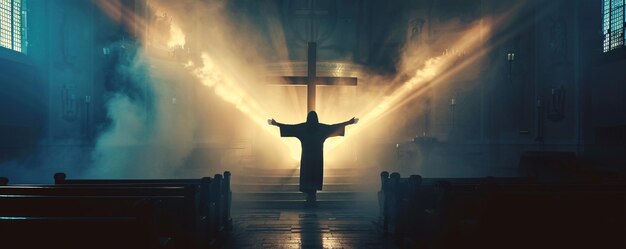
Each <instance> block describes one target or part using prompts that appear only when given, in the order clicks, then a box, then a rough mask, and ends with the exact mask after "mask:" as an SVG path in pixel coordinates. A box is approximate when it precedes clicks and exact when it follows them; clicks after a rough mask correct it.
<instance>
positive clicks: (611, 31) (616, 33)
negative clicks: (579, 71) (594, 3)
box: [602, 0, 626, 52]
mask: <svg viewBox="0 0 626 249" xmlns="http://www.w3.org/2000/svg"><path fill="white" fill-rule="evenodd" d="M624 8H626V0H604V4H603V9H602V10H603V17H602V30H603V32H604V49H603V51H604V52H609V51H611V50H614V49H616V48H620V47H623V46H624Z"/></svg>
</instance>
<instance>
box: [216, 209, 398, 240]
mask: <svg viewBox="0 0 626 249" xmlns="http://www.w3.org/2000/svg"><path fill="white" fill-rule="evenodd" d="M232 216H233V223H234V226H233V232H232V236H231V238H230V239H229V241H227V243H226V245H225V247H224V248H366V249H367V248H393V246H392V243H391V241H390V240H389V239H386V238H384V237H383V235H382V233H380V232H378V231H377V230H376V227H375V225H374V224H373V222H374V221H375V219H376V213H375V212H370V211H361V210H359V211H353V210H346V209H297V210H294V209H285V210H271V209H239V210H233V215H232Z"/></svg>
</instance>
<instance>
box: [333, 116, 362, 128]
mask: <svg viewBox="0 0 626 249" xmlns="http://www.w3.org/2000/svg"><path fill="white" fill-rule="evenodd" d="M358 122H359V119H358V118H351V119H350V120H348V121H346V122H343V123H339V124H337V125H342V126H346V125H352V124H356V123H358Z"/></svg>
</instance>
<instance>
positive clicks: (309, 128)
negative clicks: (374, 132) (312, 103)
mask: <svg viewBox="0 0 626 249" xmlns="http://www.w3.org/2000/svg"><path fill="white" fill-rule="evenodd" d="M279 127H280V136H281V137H296V138H298V139H299V140H300V144H301V145H302V156H301V158H300V191H302V192H305V193H309V192H312V191H315V190H322V185H323V178H324V141H325V140H326V139H327V138H329V137H334V136H343V135H344V133H345V127H346V126H345V124H335V125H327V124H320V123H301V124H296V125H285V124H281V125H279Z"/></svg>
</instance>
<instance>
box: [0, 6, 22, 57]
mask: <svg viewBox="0 0 626 249" xmlns="http://www.w3.org/2000/svg"><path fill="white" fill-rule="evenodd" d="M22 7H23V6H22V0H0V46H1V47H4V48H8V49H12V50H15V51H17V52H22V44H23V43H24V40H23V39H22V37H23V36H24V25H23V16H24V15H25V12H23V11H22Z"/></svg>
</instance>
